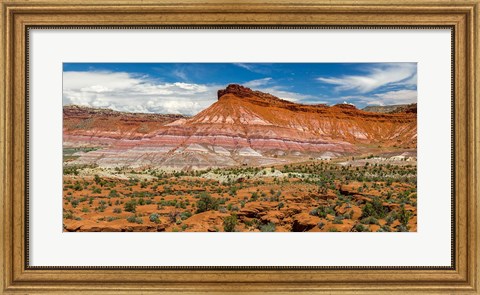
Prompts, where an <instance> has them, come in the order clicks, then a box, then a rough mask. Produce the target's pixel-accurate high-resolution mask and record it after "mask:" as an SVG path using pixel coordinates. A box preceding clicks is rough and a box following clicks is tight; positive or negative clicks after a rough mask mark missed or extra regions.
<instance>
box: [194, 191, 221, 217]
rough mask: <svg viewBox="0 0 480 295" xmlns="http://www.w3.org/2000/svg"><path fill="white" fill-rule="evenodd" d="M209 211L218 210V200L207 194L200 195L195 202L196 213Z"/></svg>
mask: <svg viewBox="0 0 480 295" xmlns="http://www.w3.org/2000/svg"><path fill="white" fill-rule="evenodd" d="M210 210H218V200H217V199H216V198H213V197H212V196H210V195H209V194H207V193H202V194H200V195H199V200H198V201H197V213H202V212H205V211H210Z"/></svg>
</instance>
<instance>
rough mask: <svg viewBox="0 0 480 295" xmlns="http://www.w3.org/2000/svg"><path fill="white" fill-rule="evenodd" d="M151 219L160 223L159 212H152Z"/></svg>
mask: <svg viewBox="0 0 480 295" xmlns="http://www.w3.org/2000/svg"><path fill="white" fill-rule="evenodd" d="M149 218H150V221H151V222H155V223H159V222H160V219H159V216H158V214H157V213H152V214H150V217H149Z"/></svg>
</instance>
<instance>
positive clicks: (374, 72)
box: [317, 63, 417, 93]
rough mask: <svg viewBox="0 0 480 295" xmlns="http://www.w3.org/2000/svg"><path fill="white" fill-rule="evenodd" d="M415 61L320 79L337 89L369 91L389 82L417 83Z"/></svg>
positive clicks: (389, 64)
mask: <svg viewBox="0 0 480 295" xmlns="http://www.w3.org/2000/svg"><path fill="white" fill-rule="evenodd" d="M416 71H417V66H416V64H415V63H388V64H381V65H378V66H375V67H373V68H370V69H368V73H367V74H366V75H363V76H360V75H346V76H341V77H319V78H317V80H318V81H321V82H324V83H328V84H333V85H337V86H336V87H335V89H336V90H337V91H344V90H356V91H358V92H360V93H367V92H370V91H373V90H375V89H377V88H379V87H382V86H386V85H389V84H397V85H416V83H417V82H416V81H417V79H416Z"/></svg>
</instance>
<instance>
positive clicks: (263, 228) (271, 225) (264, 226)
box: [260, 222, 276, 232]
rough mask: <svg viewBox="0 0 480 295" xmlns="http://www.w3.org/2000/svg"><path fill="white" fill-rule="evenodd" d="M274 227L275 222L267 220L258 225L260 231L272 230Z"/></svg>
mask: <svg viewBox="0 0 480 295" xmlns="http://www.w3.org/2000/svg"><path fill="white" fill-rule="evenodd" d="M275 228H276V226H275V223H273V222H269V223H267V224H262V225H261V226H260V231H261V232H274V231H275Z"/></svg>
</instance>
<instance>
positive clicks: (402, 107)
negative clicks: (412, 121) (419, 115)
mask: <svg viewBox="0 0 480 295" xmlns="http://www.w3.org/2000/svg"><path fill="white" fill-rule="evenodd" d="M363 110H364V111H366V112H373V113H382V114H394V113H401V112H405V113H416V112H417V104H416V103H412V104H396V105H388V106H367V107H364V108H363Z"/></svg>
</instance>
